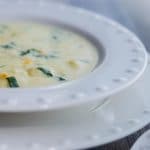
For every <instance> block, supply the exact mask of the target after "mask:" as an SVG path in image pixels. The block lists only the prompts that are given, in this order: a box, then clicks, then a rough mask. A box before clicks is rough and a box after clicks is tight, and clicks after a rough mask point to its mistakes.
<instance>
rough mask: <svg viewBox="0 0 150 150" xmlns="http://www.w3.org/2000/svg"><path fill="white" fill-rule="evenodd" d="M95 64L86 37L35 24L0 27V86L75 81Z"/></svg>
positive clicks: (94, 50) (92, 50) (93, 54)
mask: <svg viewBox="0 0 150 150" xmlns="http://www.w3.org/2000/svg"><path fill="white" fill-rule="evenodd" d="M97 61H98V54H97V49H96V47H95V46H94V45H93V44H92V43H91V42H90V41H88V40H87V39H86V38H84V37H82V36H80V35H79V34H76V33H74V32H71V31H68V30H66V29H63V28H60V27H57V26H55V25H42V24H36V23H7V24H1V25H0V87H40V86H50V85H54V84H59V83H63V82H67V81H70V80H75V79H77V78H79V77H81V76H83V75H85V74H87V73H89V72H91V71H92V69H93V68H94V67H95V65H96V64H97Z"/></svg>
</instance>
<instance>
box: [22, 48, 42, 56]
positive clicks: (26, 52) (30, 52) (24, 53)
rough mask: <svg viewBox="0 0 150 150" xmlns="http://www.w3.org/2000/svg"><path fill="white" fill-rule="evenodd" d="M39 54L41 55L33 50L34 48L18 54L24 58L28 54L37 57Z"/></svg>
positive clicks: (38, 51)
mask: <svg viewBox="0 0 150 150" xmlns="http://www.w3.org/2000/svg"><path fill="white" fill-rule="evenodd" d="M40 53H41V51H40V50H38V49H35V48H31V49H27V50H25V51H22V52H21V53H20V55H21V56H25V55H28V54H32V55H33V56H37V55H39V54H40Z"/></svg>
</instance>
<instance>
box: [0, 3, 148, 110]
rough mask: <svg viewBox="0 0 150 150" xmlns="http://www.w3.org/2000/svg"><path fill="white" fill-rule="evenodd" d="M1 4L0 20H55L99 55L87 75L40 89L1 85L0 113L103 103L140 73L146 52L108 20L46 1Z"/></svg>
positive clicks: (145, 59)
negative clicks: (89, 43)
mask: <svg viewBox="0 0 150 150" xmlns="http://www.w3.org/2000/svg"><path fill="white" fill-rule="evenodd" d="M1 2H3V3H0V8H1V9H0V19H1V22H3V21H10V20H12V21H14V20H32V21H38V22H42V23H51V22H53V23H57V24H60V25H62V26H65V27H68V28H70V29H73V30H75V31H77V32H80V33H81V34H83V35H85V36H86V37H89V39H90V40H92V41H93V42H94V43H95V44H96V46H97V47H98V48H99V55H100V59H99V64H98V65H97V68H96V69H95V70H94V71H93V72H92V73H90V74H89V75H87V76H85V77H84V78H80V79H78V80H76V81H72V82H68V83H65V84H61V85H59V86H54V87H45V88H30V89H23V88H20V89H0V112H23V111H24V112H28V111H42V110H52V109H59V108H64V107H69V106H73V105H77V104H78V105H79V104H81V103H83V102H93V101H101V103H102V102H103V101H104V98H106V97H108V96H110V95H112V94H115V93H117V92H119V91H120V90H123V89H124V88H127V87H128V86H130V85H131V84H132V83H134V82H135V81H136V80H137V79H138V78H139V77H140V76H141V75H142V73H143V72H144V69H145V67H146V64H147V55H146V51H145V48H144V46H143V44H142V43H141V42H140V41H139V40H138V39H137V38H136V36H135V35H134V34H132V33H130V32H129V31H128V30H127V29H125V28H124V27H122V26H121V25H119V24H117V23H115V22H113V21H112V20H109V19H107V18H105V17H103V16H99V15H96V14H93V13H90V12H88V11H85V10H82V9H78V8H74V7H69V6H64V5H60V4H57V3H50V2H48V1H45V2H44V1H13V3H11V2H10V1H9V3H8V1H1ZM20 2H21V3H20ZM41 2H42V3H41ZM33 10H34V11H33ZM3 14H5V15H3ZM81 20H82V21H81Z"/></svg>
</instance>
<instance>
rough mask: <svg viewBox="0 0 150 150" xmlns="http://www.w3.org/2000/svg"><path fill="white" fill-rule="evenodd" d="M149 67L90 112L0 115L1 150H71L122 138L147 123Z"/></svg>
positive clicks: (88, 108)
mask: <svg viewBox="0 0 150 150" xmlns="http://www.w3.org/2000/svg"><path fill="white" fill-rule="evenodd" d="M149 76H150V66H149V67H148V69H147V71H146V73H145V75H144V76H143V77H142V78H141V79H140V80H139V81H138V82H137V83H136V84H134V85H133V86H132V87H130V88H129V89H126V90H125V91H123V92H121V93H119V94H118V95H116V96H114V97H112V98H110V100H109V101H108V103H107V104H105V105H103V107H101V108H97V109H94V110H93V106H91V105H88V106H84V107H83V106H80V107H75V108H71V109H70V108H69V109H65V110H59V111H51V112H40V113H30V114H0V120H1V121H0V149H2V150H67V149H69V150H72V149H82V148H88V147H94V146H97V145H103V144H106V143H109V142H113V141H115V140H117V139H120V138H123V137H125V136H127V135H129V134H131V133H133V132H135V131H137V130H139V129H140V128H142V127H144V126H145V125H147V124H148V123H149V122H150V101H149V99H150V92H149V89H150V84H149V82H150V78H149Z"/></svg>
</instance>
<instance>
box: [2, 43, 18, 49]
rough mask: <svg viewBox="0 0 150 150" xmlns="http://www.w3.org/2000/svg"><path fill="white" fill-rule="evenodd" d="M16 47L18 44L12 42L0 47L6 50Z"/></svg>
mask: <svg viewBox="0 0 150 150" xmlns="http://www.w3.org/2000/svg"><path fill="white" fill-rule="evenodd" d="M15 46H16V44H15V43H14V42H10V43H8V44H4V45H0V47H2V48H4V49H12V48H14V47H15Z"/></svg>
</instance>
